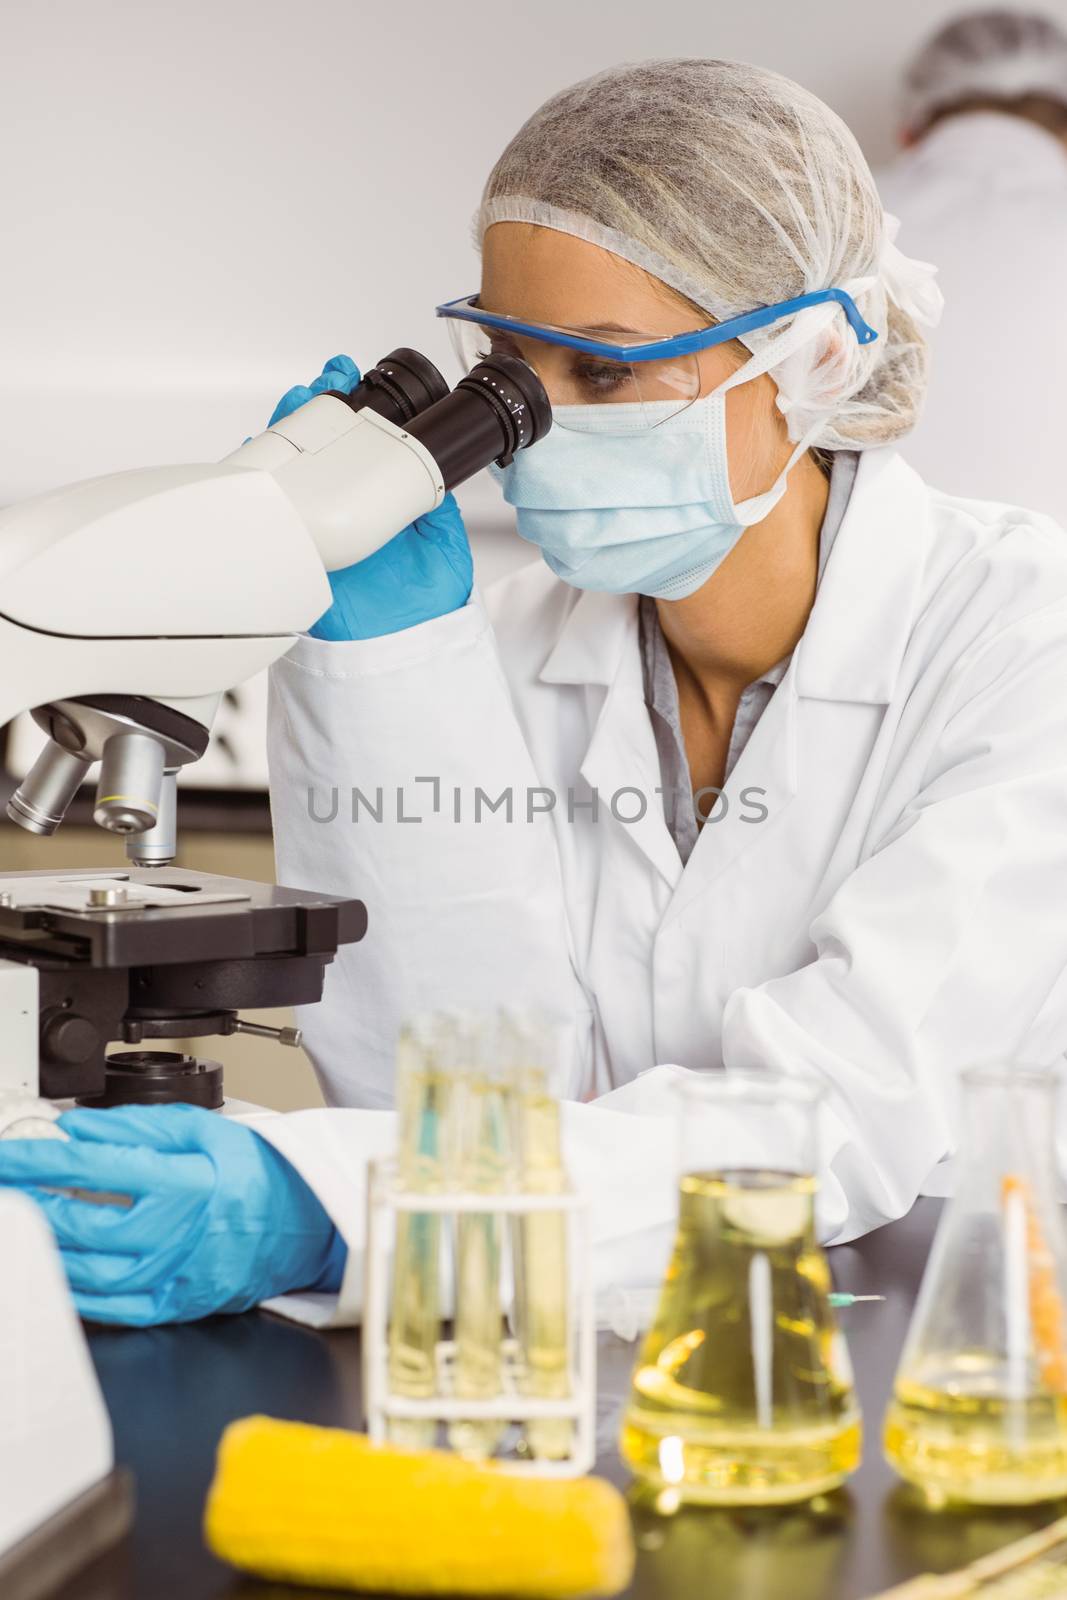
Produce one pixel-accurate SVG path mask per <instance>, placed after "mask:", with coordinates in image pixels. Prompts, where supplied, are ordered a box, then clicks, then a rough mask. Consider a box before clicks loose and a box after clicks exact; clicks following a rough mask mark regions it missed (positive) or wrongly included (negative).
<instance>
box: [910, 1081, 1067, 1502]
mask: <svg viewBox="0 0 1067 1600" xmlns="http://www.w3.org/2000/svg"><path fill="white" fill-rule="evenodd" d="M963 1086H964V1103H963V1139H962V1149H961V1155H960V1157H959V1158H958V1160H959V1171H958V1173H957V1176H956V1190H955V1195H954V1197H953V1198H952V1199H951V1200H950V1201H949V1203H948V1205H947V1206H946V1209H945V1213H944V1215H943V1216H942V1218H941V1222H940V1225H939V1227H938V1230H937V1233H936V1234H935V1236H934V1242H933V1245H932V1247H931V1250H930V1259H929V1261H928V1262H927V1266H926V1272H925V1274H924V1277H923V1282H922V1287H921V1289H920V1291H919V1298H918V1301H917V1303H916V1307H915V1313H914V1316H913V1317H912V1321H911V1327H910V1328H909V1330H908V1337H907V1340H906V1341H905V1345H904V1350H903V1352H902V1354H901V1358H900V1365H899V1367H898V1369H897V1376H896V1383H895V1386H894V1392H893V1399H892V1402H891V1404H890V1407H889V1410H888V1412H887V1414H886V1421H885V1453H886V1458H887V1459H888V1461H889V1463H890V1465H891V1466H892V1467H893V1468H894V1469H895V1470H896V1471H897V1472H898V1473H899V1474H900V1475H901V1477H903V1478H906V1479H908V1480H909V1481H910V1482H912V1483H915V1484H917V1485H918V1486H919V1487H920V1488H921V1489H923V1490H924V1491H925V1493H926V1495H927V1497H928V1498H929V1499H930V1500H931V1502H932V1503H934V1504H939V1503H943V1502H947V1501H962V1502H970V1503H976V1504H984V1505H1024V1504H1028V1503H1031V1502H1034V1501H1040V1500H1053V1499H1058V1498H1059V1497H1060V1496H1062V1495H1064V1494H1067V1313H1065V1304H1067V1301H1065V1296H1067V1235H1065V1232H1064V1226H1063V1220H1062V1217H1061V1214H1060V1209H1059V1206H1058V1205H1057V1202H1056V1174H1055V1156H1054V1147H1053V1132H1054V1128H1055V1114H1054V1111H1055V1096H1056V1091H1057V1083H1056V1078H1055V1076H1054V1075H1053V1074H1051V1073H1049V1072H1045V1071H1043V1070H1039V1069H1035V1068H1028V1067H1022V1066H1011V1065H1008V1066H992V1067H978V1068H974V1069H972V1070H971V1071H970V1072H967V1073H965V1074H964V1075H963Z"/></svg>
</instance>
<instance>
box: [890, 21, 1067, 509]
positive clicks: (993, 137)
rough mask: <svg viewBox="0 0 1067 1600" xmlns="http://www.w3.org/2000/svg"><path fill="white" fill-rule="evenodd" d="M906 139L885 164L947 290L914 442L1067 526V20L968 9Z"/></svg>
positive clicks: (935, 51) (918, 79) (926, 48)
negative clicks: (1066, 383) (1066, 24)
mask: <svg viewBox="0 0 1067 1600" xmlns="http://www.w3.org/2000/svg"><path fill="white" fill-rule="evenodd" d="M901 136H902V141H903V144H904V147H905V148H904V150H903V152H902V153H901V154H900V155H899V156H898V157H897V158H896V160H895V161H894V162H893V163H892V164H891V166H890V167H889V168H888V169H887V170H885V171H883V172H882V173H881V174H879V175H878V182H879V188H880V189H881V193H882V197H883V200H884V202H885V206H886V209H887V211H889V212H891V213H892V214H893V215H895V216H897V217H899V218H900V219H901V222H902V224H903V228H904V230H905V232H906V236H907V239H908V246H909V251H910V252H911V253H912V254H913V255H915V256H919V257H922V258H924V259H925V260H927V261H932V262H934V263H936V265H937V267H938V282H939V283H940V285H941V287H942V289H943V291H944V296H945V310H944V316H943V319H942V322H941V325H940V326H939V327H938V329H937V330H936V331H935V332H934V333H933V335H932V336H931V339H930V344H931V363H930V369H931V370H930V381H929V389H928V393H927V398H926V404H925V409H924V412H923V415H922V418H921V420H920V422H919V425H918V427H917V429H916V431H915V433H914V434H913V435H912V437H911V438H910V439H909V441H908V444H907V446H906V448H905V452H904V454H905V456H906V458H907V459H908V460H909V461H910V462H911V464H912V465H913V466H915V467H916V468H918V470H919V472H921V473H922V475H923V476H924V477H925V478H926V479H927V480H928V481H929V482H931V483H933V484H936V486H937V487H938V488H939V489H944V490H947V491H948V492H950V493H953V494H967V495H974V496H981V497H983V498H988V499H991V500H1007V501H1011V502H1012V503H1014V504H1018V505H1025V506H1030V507H1032V508H1033V509H1035V510H1038V511H1045V512H1049V513H1051V515H1053V516H1054V517H1056V519H1057V520H1058V521H1059V522H1060V523H1062V524H1064V525H1067V474H1065V472H1064V467H1063V456H1064V442H1063V430H1064V421H1065V418H1067V406H1065V404H1064V399H1063V386H1062V379H1061V376H1060V375H1061V374H1062V373H1063V372H1064V371H1065V370H1067V295H1065V289H1067V29H1065V28H1063V27H1061V26H1059V25H1058V24H1057V23H1055V22H1053V21H1052V20H1050V19H1049V18H1048V17H1045V16H1042V15H1039V14H1037V13H1032V12H1026V11H1007V10H996V11H980V12H977V11H976V12H972V13H969V14H967V15H964V16H961V17H959V18H958V19H957V20H956V21H954V22H951V23H949V24H948V25H947V26H946V27H944V28H942V29H941V30H940V32H938V33H936V34H935V35H934V36H933V37H932V38H931V39H929V40H928V41H927V42H926V43H925V44H924V45H923V46H922V48H921V49H920V50H919V52H918V54H917V55H916V56H915V57H914V58H913V60H912V62H911V64H910V66H909V67H908V70H907V72H906V74H905V78H904V85H903V96H902V103H901Z"/></svg>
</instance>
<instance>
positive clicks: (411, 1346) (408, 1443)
mask: <svg viewBox="0 0 1067 1600" xmlns="http://www.w3.org/2000/svg"><path fill="white" fill-rule="evenodd" d="M404 1048H405V1047H404V1045H402V1046H401V1050H402V1056H401V1062H400V1070H399V1074H398V1089H399V1105H398V1112H399V1122H400V1149H399V1156H398V1168H399V1179H400V1183H401V1185H402V1186H403V1187H404V1188H405V1189H413V1190H415V1191H416V1192H421V1193H427V1192H434V1191H437V1190H439V1189H440V1187H441V1184H442V1179H443V1167H442V1161H441V1137H442V1132H443V1128H444V1123H445V1113H446V1110H447V1106H448V1099H449V1094H450V1090H451V1080H450V1078H449V1077H448V1076H447V1075H445V1074H443V1073H441V1072H440V1071H435V1070H434V1069H433V1067H432V1066H431V1065H429V1064H428V1063H426V1064H420V1063H419V1062H417V1061H412V1060H411V1059H410V1058H409V1059H408V1060H406V1061H405V1059H404V1058H403V1050H404ZM408 1049H409V1051H411V1053H412V1054H413V1053H414V1047H413V1046H411V1045H410V1042H409V1044H408ZM440 1336H441V1216H440V1213H437V1212H418V1211H400V1212H398V1213H397V1220H396V1244H395V1251H394V1257H393V1280H392V1292H391V1298H390V1308H389V1357H388V1360H389V1387H390V1390H391V1391H392V1392H393V1393H394V1394H397V1395H400V1396H403V1397H404V1398H407V1399H413V1400H427V1399H430V1398H431V1397H432V1396H433V1395H434V1393H435V1392H436V1388H437V1363H436V1352H437V1341H438V1339H439V1338H440ZM436 1434H437V1425H436V1423H434V1422H432V1421H423V1420H421V1419H414V1418H398V1417H394V1418H392V1419H391V1420H390V1422H389V1437H390V1439H392V1440H393V1441H394V1443H396V1444H400V1445H404V1446H405V1447H407V1448H409V1449H427V1448H429V1447H430V1446H431V1445H432V1444H433V1443H434V1441H435V1438H436Z"/></svg>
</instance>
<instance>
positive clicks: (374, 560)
mask: <svg viewBox="0 0 1067 1600" xmlns="http://www.w3.org/2000/svg"><path fill="white" fill-rule="evenodd" d="M358 383H359V372H358V370H357V368H356V366H355V364H354V363H353V362H352V360H351V358H350V357H349V356H334V358H333V360H332V361H330V362H328V363H327V365H326V366H325V367H324V368H323V370H322V375H321V376H320V377H318V378H316V379H315V381H314V383H312V384H311V385H310V387H308V386H305V385H298V386H297V387H296V388H295V389H290V390H289V392H288V393H287V394H284V395H283V396H282V398H281V399H280V400H279V401H278V404H277V405H276V406H275V408H274V415H273V416H272V417H271V419H270V421H271V425H273V424H274V423H275V422H278V421H280V420H281V418H282V417H287V416H288V415H289V413H290V412H291V411H295V410H296V409H297V407H298V406H302V405H306V404H307V402H308V401H309V400H310V399H311V398H312V397H313V396H314V395H316V394H322V393H323V392H324V391H325V390H327V389H343V390H344V391H345V393H346V394H350V393H351V392H352V390H353V389H355V388H356V386H357V385H358ZM329 579H330V588H331V589H332V590H333V605H332V606H331V607H330V609H329V611H327V612H326V613H325V615H323V616H321V617H320V618H319V620H318V622H316V623H315V625H314V627H312V628H310V629H309V630H308V631H309V632H310V633H311V634H312V636H313V637H314V638H316V639H332V640H335V641H336V640H344V639H378V638H380V637H381V636H382V634H385V633H400V632H401V630H402V629H404V628H413V627H415V626H416V624H417V623H420V622H430V621H432V620H433V618H434V617H443V616H446V615H447V613H448V612H450V611H458V610H459V609H460V607H461V606H465V605H466V604H467V601H468V599H469V598H470V592H471V586H472V584H473V582H474V566H473V562H472V560H471V547H470V543H469V541H468V539H467V530H466V528H465V527H464V526H463V518H462V517H461V516H460V512H459V506H458V505H457V504H456V502H455V499H454V498H453V496H452V495H450V494H449V495H446V496H445V498H444V499H443V500H442V502H441V504H440V505H439V506H438V507H437V509H436V510H435V511H428V512H427V513H426V515H425V516H424V517H418V518H417V519H416V521H414V522H413V523H411V525H410V526H409V527H407V528H404V529H403V530H402V531H401V532H400V533H398V534H396V536H395V537H394V538H392V539H390V540H389V543H388V544H384V545H382V547H381V549H380V550H375V552H374V554H373V555H370V556H367V558H366V560H364V561H357V562H356V563H355V564H354V565H353V566H351V567H343V568H342V569H341V570H340V571H339V572H331V573H330V574H329Z"/></svg>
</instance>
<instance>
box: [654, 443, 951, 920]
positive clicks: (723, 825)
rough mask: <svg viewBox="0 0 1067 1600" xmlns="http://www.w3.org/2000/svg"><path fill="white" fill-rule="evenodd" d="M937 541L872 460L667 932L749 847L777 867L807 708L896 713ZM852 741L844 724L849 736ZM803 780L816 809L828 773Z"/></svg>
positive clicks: (909, 496) (914, 499)
mask: <svg viewBox="0 0 1067 1600" xmlns="http://www.w3.org/2000/svg"><path fill="white" fill-rule="evenodd" d="M931 539H932V531H931V524H930V511H929V500H928V492H927V490H926V488H925V485H924V484H923V482H922V480H921V479H920V478H919V477H918V475H917V474H916V473H914V472H913V471H912V470H911V468H910V467H908V466H906V465H905V463H904V462H903V461H902V460H901V459H900V457H899V456H897V455H895V454H894V453H893V452H892V451H889V450H874V451H870V452H867V453H865V454H864V455H863V456H862V457H861V460H860V464H859V470H858V473H857V476H856V483H855V487H854V489H853V492H852V497H851V499H850V501H849V504H848V508H847V510H846V512H845V515H844V518H843V519H842V523H841V527H840V528H839V529H838V533H837V538H836V539H835V541H834V546H833V549H832V551H831V552H830V559H829V561H828V563H827V567H826V572H825V574H824V576H823V580H822V583H821V584H820V586H819V592H818V594H817V596H816V600H815V605H814V606H813V608H812V612H811V616H810V617H809V619H808V625H807V627H806V628H805V630H804V634H803V636H802V637H801V639H800V642H799V644H798V645H797V647H796V649H795V651H794V652H793V658H792V660H791V661H790V663H789V668H788V670H787V672H786V674H785V677H784V678H783V679H782V682H781V683H780V684H779V685H778V688H777V689H776V690H775V692H774V694H773V695H772V696H771V700H770V703H769V705H768V706H767V709H766V710H765V711H764V713H763V715H762V716H761V717H760V719H759V721H758V722H757V724H756V726H755V728H754V730H753V732H752V735H751V737H750V739H749V742H748V744H747V745H746V746H745V749H744V751H743V752H742V754H741V757H740V759H739V760H738V763H737V765H736V767H735V768H734V770H733V772H732V773H731V774H730V780H729V782H728V783H727V784H726V787H725V794H724V799H725V800H726V801H728V806H727V807H726V809H725V811H723V814H722V817H721V820H720V821H717V822H707V823H705V824H704V827H703V828H702V830H701V835H700V839H699V840H698V842H697V846H696V849H695V850H694V851H693V854H692V855H691V856H690V858H689V862H688V864H687V866H686V869H685V873H684V875H683V876H682V879H681V882H680V883H679V885H678V888H677V890H676V892H675V895H674V899H673V900H672V902H671V907H670V911H669V912H668V915H667V918H666V921H667V922H670V921H672V920H673V919H674V917H675V916H677V915H678V913H679V912H680V911H682V910H684V908H685V907H687V906H689V905H691V904H692V902H693V901H694V900H696V899H697V898H698V897H699V896H700V895H702V894H703V893H704V892H705V891H706V890H707V889H708V888H709V887H710V885H711V884H712V883H714V882H715V880H716V879H717V878H720V877H721V875H722V874H723V873H724V872H726V871H727V870H728V869H730V868H732V867H733V866H735V865H736V864H739V863H740V864H741V865H747V863H746V862H744V861H743V860H742V858H743V857H744V856H745V855H746V852H748V851H749V849H750V847H751V846H752V845H758V846H759V847H760V848H759V850H758V851H757V852H756V854H755V856H753V857H750V858H749V859H751V860H756V861H758V862H759V863H760V864H761V866H763V867H765V866H766V864H767V862H769V861H770V860H772V859H773V844H774V842H775V840H776V837H777V834H778V829H779V827H780V824H781V821H782V818H783V817H784V816H785V815H786V814H787V812H788V810H789V807H790V805H791V804H792V802H793V799H794V797H795V796H796V794H797V792H798V787H799V780H798V770H800V767H801V752H802V750H803V749H805V748H807V746H806V745H805V743H804V740H805V727H806V726H807V724H806V722H805V703H806V702H807V701H810V700H822V701H829V702H838V703H848V704H868V705H874V706H878V705H887V704H888V703H889V700H890V698H891V696H892V693H893V689H894V686H895V684H896V680H897V676H898V674H899V671H900V664H901V660H902V658H903V655H904V650H905V648H906V646H907V642H908V639H909V637H910V635H911V631H912V628H913V625H914V618H915V607H916V594H917V590H918V585H919V580H920V577H921V574H922V570H923V564H924V560H925V557H926V552H927V551H928V549H929V547H930V542H931ZM844 731H845V730H844V724H843V725H842V736H844ZM803 770H804V773H805V779H804V782H805V789H806V792H807V790H808V789H810V790H811V791H812V793H811V794H810V795H809V798H810V799H811V800H812V802H813V803H814V799H815V791H816V790H818V787H819V785H820V784H821V783H822V782H823V775H822V774H821V773H820V772H819V771H818V770H817V763H806V764H804V767H803ZM760 791H763V792H762V793H761V792H760ZM746 802H747V803H746ZM754 804H758V805H762V806H764V807H766V812H767V815H766V817H765V818H764V819H763V820H761V821H758V822H757V821H752V820H751V818H752V817H753V816H754V815H755V812H754V810H753V805H754ZM721 805H722V802H720V807H721ZM768 845H771V846H772V853H771V854H768V852H767V850H766V846H768ZM754 870H755V869H754ZM762 892H763V893H764V894H765V893H766V887H765V886H764V889H763V891H762Z"/></svg>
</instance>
